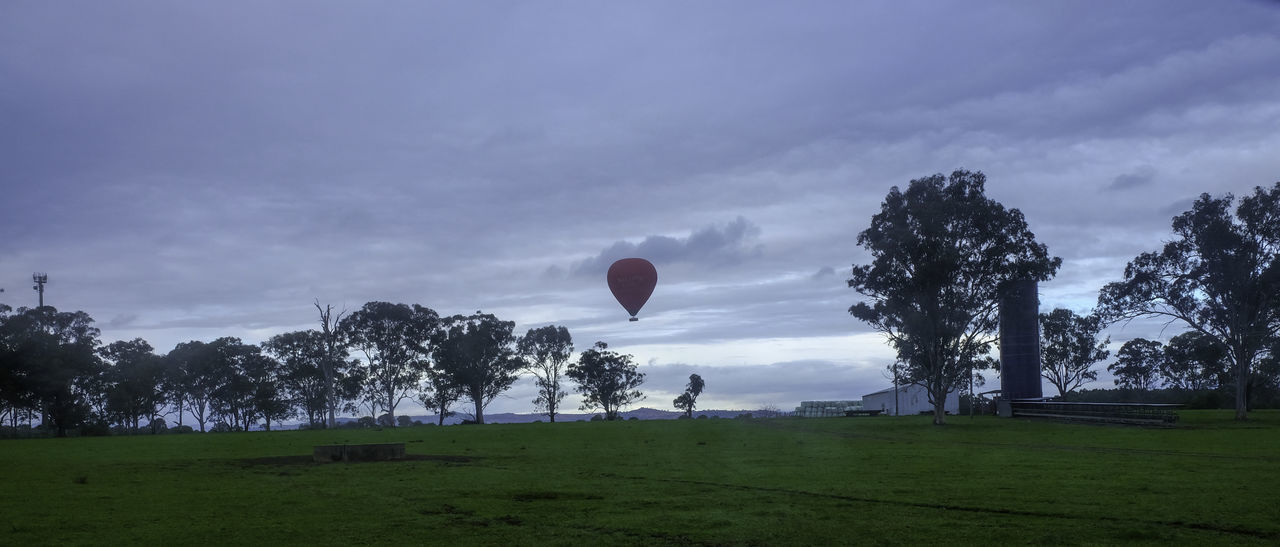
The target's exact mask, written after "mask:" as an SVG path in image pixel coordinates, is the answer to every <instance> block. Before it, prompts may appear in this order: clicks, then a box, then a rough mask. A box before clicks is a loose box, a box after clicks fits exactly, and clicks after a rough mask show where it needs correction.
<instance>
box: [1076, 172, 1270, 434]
mask: <svg viewBox="0 0 1280 547" xmlns="http://www.w3.org/2000/svg"><path fill="white" fill-rule="evenodd" d="M1233 202H1234V196H1232V195H1231V194H1227V195H1225V196H1223V197H1220V198H1213V197H1211V196H1209V194H1201V195H1200V199H1198V200H1196V202H1195V203H1194V204H1193V205H1192V208H1191V210H1190V211H1187V212H1185V213H1182V214H1181V215H1178V216H1176V217H1174V219H1173V232H1174V236H1175V239H1174V240H1173V241H1170V242H1168V243H1167V244H1165V246H1164V248H1163V249H1161V250H1160V251H1159V252H1148V253H1143V254H1141V255H1138V257H1137V258H1135V259H1133V261H1132V262H1130V263H1129V265H1128V266H1126V267H1125V270H1124V280H1123V281H1117V282H1114V283H1108V284H1107V285H1106V286H1105V287H1103V289H1102V292H1101V293H1100V294H1099V295H1098V309H1099V311H1100V313H1101V314H1102V315H1103V317H1104V318H1105V319H1106V320H1108V321H1112V322H1114V321H1122V320H1126V319H1131V318H1135V317H1144V316H1153V317H1164V318H1168V319H1171V320H1174V321H1180V322H1182V323H1185V324H1186V325H1187V326H1188V327H1190V328H1191V329H1193V330H1195V331H1198V332H1200V333H1201V334H1203V335H1205V336H1209V337H1211V338H1213V339H1215V340H1217V341H1218V343H1220V344H1221V345H1222V346H1224V347H1225V348H1227V354H1228V356H1229V358H1230V359H1231V362H1232V365H1233V371H1234V376H1235V380H1236V418H1237V419H1240V420H1243V419H1245V418H1246V417H1247V415H1248V414H1247V413H1248V395H1247V394H1248V386H1249V376H1250V373H1251V372H1253V371H1254V369H1255V367H1256V366H1257V365H1258V363H1259V358H1260V357H1265V356H1266V355H1267V354H1268V353H1269V351H1270V350H1269V348H1270V346H1271V344H1272V341H1271V340H1272V339H1273V338H1275V333H1276V332H1277V331H1278V330H1280V182H1277V183H1276V184H1275V185H1274V186H1272V187H1271V188H1270V189H1264V188H1262V187H1257V188H1255V189H1254V193H1253V195H1250V196H1247V197H1245V198H1243V199H1241V200H1240V205H1239V207H1237V208H1236V211H1235V214H1234V215H1232V214H1231V205H1232V203H1233Z"/></svg>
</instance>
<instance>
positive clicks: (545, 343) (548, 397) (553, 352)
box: [516, 325, 573, 423]
mask: <svg viewBox="0 0 1280 547" xmlns="http://www.w3.org/2000/svg"><path fill="white" fill-rule="evenodd" d="M516 347H517V351H519V353H520V355H521V356H523V357H524V359H525V362H526V366H527V367H528V370H529V372H531V373H533V376H534V383H535V385H536V386H537V388H538V398H536V399H534V400H533V405H534V408H536V409H538V410H539V411H541V412H543V413H545V414H546V415H547V418H548V419H549V420H550V421H551V422H552V423H554V422H555V421H556V411H557V410H559V408H560V401H562V400H563V399H564V396H565V391H564V389H563V388H561V386H560V380H561V378H562V377H563V376H564V371H565V367H566V366H567V364H568V362H569V358H570V357H572V356H573V338H572V337H571V336H570V335H569V329H567V328H564V327H557V326H555V325H547V326H545V327H539V328H536V329H529V332H527V333H525V335H524V336H522V337H520V340H519V342H518V343H517V344H516Z"/></svg>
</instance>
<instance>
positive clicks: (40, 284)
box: [31, 272, 49, 308]
mask: <svg viewBox="0 0 1280 547" xmlns="http://www.w3.org/2000/svg"><path fill="white" fill-rule="evenodd" d="M31 280H32V281H35V282H36V285H35V286H34V287H31V288H32V289H34V290H35V291H36V292H38V293H40V307H41V308H43V307H44V284H45V283H48V282H49V274H47V273H44V272H36V273H33V274H31Z"/></svg>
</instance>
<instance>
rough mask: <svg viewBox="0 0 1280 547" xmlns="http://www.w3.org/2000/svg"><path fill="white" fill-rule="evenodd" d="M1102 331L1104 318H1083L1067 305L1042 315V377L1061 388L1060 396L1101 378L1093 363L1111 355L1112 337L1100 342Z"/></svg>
mask: <svg viewBox="0 0 1280 547" xmlns="http://www.w3.org/2000/svg"><path fill="white" fill-rule="evenodd" d="M1100 332H1102V320H1101V319H1099V318H1098V316H1096V315H1087V316H1083V317H1082V316H1079V315H1076V313H1075V312H1073V311H1071V310H1068V309H1065V308H1057V309H1055V310H1053V311H1051V312H1049V313H1042V314H1040V347H1041V352H1040V357H1041V361H1040V369H1041V376H1043V377H1044V378H1045V379H1046V380H1048V381H1049V383H1051V384H1053V387H1056V388H1058V396H1060V397H1065V396H1066V395H1067V394H1068V393H1071V392H1072V391H1075V390H1076V388H1079V387H1080V385H1081V384H1083V383H1085V382H1088V381H1093V380H1097V379H1098V373H1097V372H1096V371H1094V370H1093V364H1094V363H1097V362H1098V361H1101V360H1103V359H1106V358H1107V357H1109V356H1111V352H1110V351H1107V344H1110V343H1111V339H1110V338H1109V337H1108V338H1105V339H1103V340H1101V341H1099V340H1098V334H1099V333H1100Z"/></svg>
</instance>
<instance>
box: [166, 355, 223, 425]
mask: <svg viewBox="0 0 1280 547" xmlns="http://www.w3.org/2000/svg"><path fill="white" fill-rule="evenodd" d="M215 357H216V356H215V355H214V354H213V350H212V349H211V348H210V347H209V345H208V344H206V343H204V342H201V341H199V340H192V341H190V342H181V343H179V344H178V345H176V346H174V347H173V349H172V350H170V351H169V353H167V354H166V355H165V357H164V359H165V363H166V368H167V369H168V374H167V381H166V385H167V386H169V387H168V389H169V391H170V399H171V400H173V401H174V402H175V403H176V404H177V406H178V425H179V426H181V425H182V416H183V404H184V403H186V411H188V412H190V413H191V417H192V418H195V420H196V423H198V424H199V425H200V432H202V433H203V432H204V431H205V425H206V424H207V423H208V422H209V418H210V410H211V409H210V403H211V400H212V394H213V391H214V389H216V388H217V387H218V375H217V368H216V362H215Z"/></svg>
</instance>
